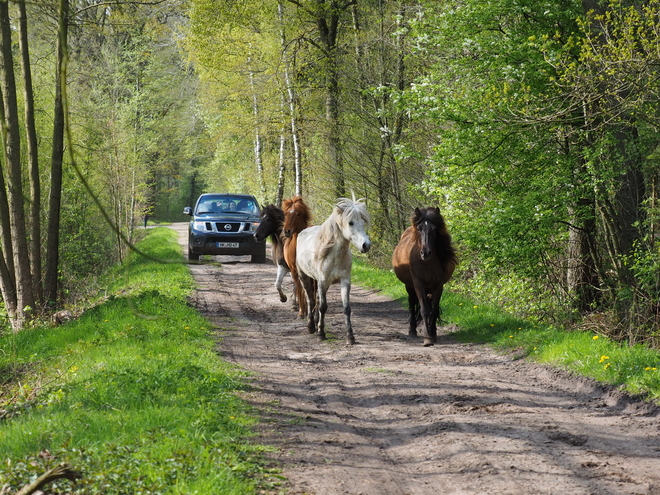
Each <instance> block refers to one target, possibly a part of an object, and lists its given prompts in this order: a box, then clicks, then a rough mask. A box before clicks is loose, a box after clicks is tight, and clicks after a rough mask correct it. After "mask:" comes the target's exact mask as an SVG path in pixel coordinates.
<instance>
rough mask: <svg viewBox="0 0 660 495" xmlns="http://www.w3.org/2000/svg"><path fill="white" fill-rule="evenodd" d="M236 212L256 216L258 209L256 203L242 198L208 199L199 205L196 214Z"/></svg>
mask: <svg viewBox="0 0 660 495" xmlns="http://www.w3.org/2000/svg"><path fill="white" fill-rule="evenodd" d="M227 212H238V213H248V214H250V215H256V214H258V213H259V207H258V206H257V203H256V201H254V199H250V198H243V197H231V196H229V197H221V198H210V199H207V200H204V201H202V202H200V203H199V206H198V207H197V214H202V213H227Z"/></svg>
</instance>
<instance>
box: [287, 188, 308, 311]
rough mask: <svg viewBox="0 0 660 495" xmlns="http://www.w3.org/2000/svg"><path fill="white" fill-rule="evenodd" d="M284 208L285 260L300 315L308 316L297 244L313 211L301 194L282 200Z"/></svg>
mask: <svg viewBox="0 0 660 495" xmlns="http://www.w3.org/2000/svg"><path fill="white" fill-rule="evenodd" d="M282 210H284V228H283V231H282V233H283V235H284V260H285V261H286V264H287V265H288V266H289V270H291V278H292V279H293V284H294V291H295V293H296V296H297V297H296V299H297V300H298V316H299V317H301V318H304V317H305V316H307V304H305V299H306V297H305V290H304V289H303V287H302V284H301V283H300V279H299V277H298V270H297V269H296V246H297V245H298V234H299V233H300V232H301V231H302V230H304V229H306V228H307V227H309V222H310V220H311V218H312V213H311V211H310V209H309V207H308V206H307V205H306V204H305V202H304V201H303V199H302V197H301V196H294V197H293V198H291V199H285V200H284V201H283V202H282Z"/></svg>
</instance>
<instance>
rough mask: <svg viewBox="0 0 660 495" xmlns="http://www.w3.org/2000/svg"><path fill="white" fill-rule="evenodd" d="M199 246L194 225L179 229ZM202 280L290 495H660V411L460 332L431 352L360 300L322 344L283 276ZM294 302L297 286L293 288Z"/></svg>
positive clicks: (357, 294)
mask: <svg viewBox="0 0 660 495" xmlns="http://www.w3.org/2000/svg"><path fill="white" fill-rule="evenodd" d="M173 227H174V228H175V229H176V230H177V231H179V232H180V239H181V243H182V246H185V242H186V235H185V229H186V224H174V225H173ZM216 260H217V261H220V262H221V263H222V266H217V265H203V264H202V265H194V266H192V267H191V270H192V273H193V276H194V277H195V280H196V282H197V284H198V290H197V292H196V293H195V296H194V304H195V305H196V306H197V307H198V308H199V310H200V311H202V312H203V313H204V314H205V315H206V316H207V317H208V318H209V319H210V320H211V321H212V322H213V323H214V324H215V325H216V326H217V328H218V352H219V353H220V354H222V356H223V357H224V359H226V360H228V361H230V362H233V363H236V364H238V365H240V366H242V367H243V368H245V369H248V370H250V371H252V372H254V378H253V385H254V386H255V391H254V392H252V393H250V394H249V395H247V396H246V398H247V400H249V401H250V402H251V403H253V404H254V405H255V406H256V407H258V408H259V410H260V411H261V413H262V415H263V418H264V423H263V425H262V428H261V429H260V436H259V438H257V439H256V441H258V442H260V443H265V444H269V445H272V446H274V447H275V451H274V452H273V453H271V454H269V455H270V458H271V460H272V462H273V465H276V466H279V467H281V469H282V472H283V474H284V476H285V477H286V482H285V483H284V487H283V490H284V491H285V492H286V493H291V494H303V493H304V494H319V495H320V494H365V495H387V494H392V495H403V494H406V495H407V494H436V493H444V494H497V493H503V494H552V495H557V494H561V495H569V494H575V495H582V494H593V495H609V494H611V495H615V494H616V495H619V494H649V495H651V494H660V418H659V417H658V410H657V409H656V408H655V407H653V406H651V405H649V404H646V403H643V402H641V401H636V400H634V399H632V398H630V397H627V396H626V395H625V394H621V393H618V392H617V391H615V390H612V389H611V388H608V387H604V386H600V385H598V384H596V383H593V382H591V381H590V380H587V379H583V378H580V377H576V376H573V375H571V374H569V373H567V372H564V371H558V370H554V369H552V368H549V367H545V366H541V365H538V364H534V363H528V362H526V361H524V360H515V359H514V358H512V357H511V356H507V355H499V354H497V353H495V352H493V351H491V350H489V349H488V348H486V347H483V346H478V345H466V344H459V343H457V342H455V341H454V340H452V337H451V333H452V330H453V329H452V328H444V329H439V330H440V331H439V341H438V343H437V344H436V345H435V346H433V347H427V348H426V347H423V346H422V340H421V338H409V337H408V335H407V321H406V318H407V314H406V312H405V311H404V310H403V309H402V308H401V307H400V305H399V304H398V303H395V302H393V301H391V300H389V299H388V298H386V297H383V296H382V295H380V294H379V293H378V292H376V291H373V290H367V289H364V288H360V287H356V286H353V289H352V292H351V303H352V309H353V313H352V319H353V327H354V331H355V336H356V340H357V343H356V345H354V346H347V345H345V344H344V328H343V316H342V313H341V302H340V296H339V291H338V287H337V286H334V287H333V288H332V289H331V290H330V292H329V294H328V301H329V308H328V314H327V319H326V331H327V332H328V336H329V337H330V338H329V339H328V340H327V341H323V342H321V341H319V340H318V339H316V338H315V337H314V336H311V335H309V334H308V333H307V329H306V325H305V322H304V321H303V320H300V319H298V318H297V317H296V313H295V312H294V311H293V309H292V308H291V305H290V303H288V302H287V303H281V302H280V300H279V297H278V295H277V292H276V291H275V289H274V287H273V284H274V280H275V267H274V266H273V264H272V263H271V262H270V260H269V261H268V262H267V263H266V264H252V263H249V258H231V257H218V258H216ZM287 280H288V283H289V286H288V287H287V291H288V293H290V292H291V288H290V279H289V278H288V277H287Z"/></svg>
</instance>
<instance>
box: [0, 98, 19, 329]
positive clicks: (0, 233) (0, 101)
mask: <svg viewBox="0 0 660 495" xmlns="http://www.w3.org/2000/svg"><path fill="white" fill-rule="evenodd" d="M0 128H1V129H2V131H1V132H2V150H3V153H2V156H3V161H4V162H5V163H6V162H7V157H6V154H5V150H6V146H5V143H6V141H7V132H6V129H7V127H6V125H5V104H4V98H3V97H2V91H0ZM0 242H1V247H2V253H0V289H1V290H2V299H3V301H4V303H5V310H6V311H7V315H8V316H9V318H10V321H14V319H15V318H16V304H17V301H16V278H15V271H14V250H13V248H12V246H11V231H10V228H9V201H8V200H7V188H6V185H5V174H4V170H1V169H0Z"/></svg>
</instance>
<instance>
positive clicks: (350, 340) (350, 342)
mask: <svg viewBox="0 0 660 495" xmlns="http://www.w3.org/2000/svg"><path fill="white" fill-rule="evenodd" d="M346 344H347V345H354V344H355V337H353V336H352V335H351V336H350V337H346Z"/></svg>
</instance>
